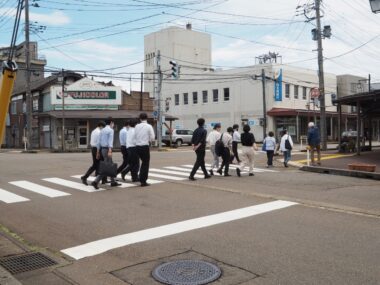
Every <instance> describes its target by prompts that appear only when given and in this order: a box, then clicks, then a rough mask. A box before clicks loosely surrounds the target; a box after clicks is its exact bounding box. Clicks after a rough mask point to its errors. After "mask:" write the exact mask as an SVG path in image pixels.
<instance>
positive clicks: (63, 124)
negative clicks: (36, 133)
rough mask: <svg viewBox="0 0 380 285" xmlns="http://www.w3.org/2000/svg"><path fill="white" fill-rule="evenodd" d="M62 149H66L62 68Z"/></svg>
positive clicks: (63, 76)
mask: <svg viewBox="0 0 380 285" xmlns="http://www.w3.org/2000/svg"><path fill="white" fill-rule="evenodd" d="M62 151H65V70H64V69H63V68H62Z"/></svg>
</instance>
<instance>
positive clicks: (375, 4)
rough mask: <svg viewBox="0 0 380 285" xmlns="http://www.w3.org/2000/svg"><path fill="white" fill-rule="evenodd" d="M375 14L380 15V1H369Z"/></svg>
mask: <svg viewBox="0 0 380 285" xmlns="http://www.w3.org/2000/svg"><path fill="white" fill-rule="evenodd" d="M369 4H370V5H371V10H372V12H373V13H380V0H369Z"/></svg>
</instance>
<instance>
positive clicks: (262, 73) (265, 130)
mask: <svg viewBox="0 0 380 285" xmlns="http://www.w3.org/2000/svg"><path fill="white" fill-rule="evenodd" d="M265 79H266V78H265V69H264V68H263V69H262V70H261V82H262V84H263V114H264V116H263V140H264V139H265V137H266V134H267V102H266V101H267V99H266V94H265V86H266V83H265Z"/></svg>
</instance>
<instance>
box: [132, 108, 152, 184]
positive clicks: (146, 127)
mask: <svg viewBox="0 0 380 285" xmlns="http://www.w3.org/2000/svg"><path fill="white" fill-rule="evenodd" d="M147 120H148V115H147V114H146V113H141V114H140V123H139V124H137V125H136V127H135V137H136V151H137V155H138V157H139V158H140V159H141V167H140V173H139V179H140V183H141V186H142V187H145V186H149V185H150V184H148V183H147V182H146V181H147V180H148V173H149V163H150V150H149V144H150V143H151V142H153V141H154V138H155V135H154V131H153V127H152V126H151V125H150V124H148V122H147Z"/></svg>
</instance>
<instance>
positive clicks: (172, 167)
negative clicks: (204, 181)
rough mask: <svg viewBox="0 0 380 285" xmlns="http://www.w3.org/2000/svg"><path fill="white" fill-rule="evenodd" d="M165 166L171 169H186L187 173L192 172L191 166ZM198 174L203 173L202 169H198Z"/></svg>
mask: <svg viewBox="0 0 380 285" xmlns="http://www.w3.org/2000/svg"><path fill="white" fill-rule="evenodd" d="M164 168H167V169H171V170H178V171H184V172H186V173H187V175H189V174H190V172H191V168H186V167H177V166H165V167H164ZM197 173H198V174H203V171H202V170H198V171H197Z"/></svg>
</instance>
